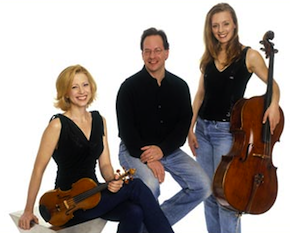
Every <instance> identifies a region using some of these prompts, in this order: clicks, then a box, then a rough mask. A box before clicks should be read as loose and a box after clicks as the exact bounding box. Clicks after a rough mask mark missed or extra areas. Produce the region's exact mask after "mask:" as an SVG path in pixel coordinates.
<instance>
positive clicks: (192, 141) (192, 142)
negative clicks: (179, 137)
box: [187, 131, 198, 156]
mask: <svg viewBox="0 0 290 233" xmlns="http://www.w3.org/2000/svg"><path fill="white" fill-rule="evenodd" d="M187 142H188V145H189V148H190V150H191V152H192V154H193V155H194V156H196V151H195V149H197V148H198V142H197V139H196V136H195V133H194V132H193V131H190V132H189V133H188V137H187Z"/></svg>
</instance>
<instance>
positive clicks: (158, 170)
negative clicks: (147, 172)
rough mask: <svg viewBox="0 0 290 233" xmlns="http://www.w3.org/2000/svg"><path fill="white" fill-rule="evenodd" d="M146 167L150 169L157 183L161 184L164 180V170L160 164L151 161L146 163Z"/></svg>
mask: <svg viewBox="0 0 290 233" xmlns="http://www.w3.org/2000/svg"><path fill="white" fill-rule="evenodd" d="M147 166H148V167H149V168H150V169H151V171H152V172H153V174H154V176H155V177H156V178H157V179H158V181H159V183H162V182H163V181H164V179H165V170H164V167H163V165H162V163H161V162H159V161H153V162H148V163H147Z"/></svg>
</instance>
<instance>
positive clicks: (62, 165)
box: [51, 111, 104, 190]
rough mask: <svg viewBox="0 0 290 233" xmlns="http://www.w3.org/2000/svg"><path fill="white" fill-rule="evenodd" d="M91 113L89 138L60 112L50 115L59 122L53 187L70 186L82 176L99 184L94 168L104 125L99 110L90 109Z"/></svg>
mask: <svg viewBox="0 0 290 233" xmlns="http://www.w3.org/2000/svg"><path fill="white" fill-rule="evenodd" d="M91 115H92V129H91V135H90V139H89V140H87V138H86V136H85V135H84V134H83V132H82V131H81V129H80V128H79V127H78V126H77V125H76V124H75V123H74V122H73V121H72V120H71V119H69V118H68V117H66V116H64V115H63V114H56V115H54V116H53V117H52V118H51V119H54V118H59V119H60V121H61V132H60V136H59V141H58V145H57V149H55V151H54V153H53V155H52V157H53V159H54V160H55V162H56V164H57V176H56V181H55V188H60V189H61V190H68V189H71V185H72V184H73V183H75V182H76V181H78V180H79V179H81V178H84V177H88V178H91V179H93V180H94V181H95V182H97V183H98V180H97V177H96V172H95V167H96V163H97V159H98V158H99V157H100V155H101V153H102V151H103V149H104V145H103V135H104V127H103V120H102V117H101V116H100V114H99V112H97V111H92V112H91Z"/></svg>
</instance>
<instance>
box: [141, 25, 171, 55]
mask: <svg viewBox="0 0 290 233" xmlns="http://www.w3.org/2000/svg"><path fill="white" fill-rule="evenodd" d="M155 35H158V36H161V38H162V40H163V46H164V49H165V50H168V49H169V43H168V41H167V36H166V34H165V32H164V31H162V30H157V29H156V28H153V27H152V28H148V29H146V30H145V31H144V32H143V34H142V36H141V43H140V47H141V50H142V51H143V42H144V40H145V38H146V37H147V36H155Z"/></svg>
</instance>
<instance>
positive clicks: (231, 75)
mask: <svg viewBox="0 0 290 233" xmlns="http://www.w3.org/2000/svg"><path fill="white" fill-rule="evenodd" d="M248 49H249V47H246V48H245V49H244V50H243V51H242V54H241V57H240V59H238V60H236V61H235V62H233V63H232V64H231V65H229V66H228V67H227V68H226V69H224V70H223V71H219V70H218V69H217V68H216V66H215V63H214V61H212V62H210V63H209V64H208V65H207V66H206V69H205V73H204V88H205V96H204V100H203V103H202V105H201V107H200V110H199V114H198V115H199V116H200V117H201V118H202V119H206V120H215V121H230V116H231V111H232V108H233V106H234V104H235V103H236V102H237V101H238V100H239V99H240V98H242V97H243V96H244V93H245V90H246V86H247V83H248V81H249V79H250V77H251V76H252V73H249V72H248V69H247V66H246V54H247V51H248Z"/></svg>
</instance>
